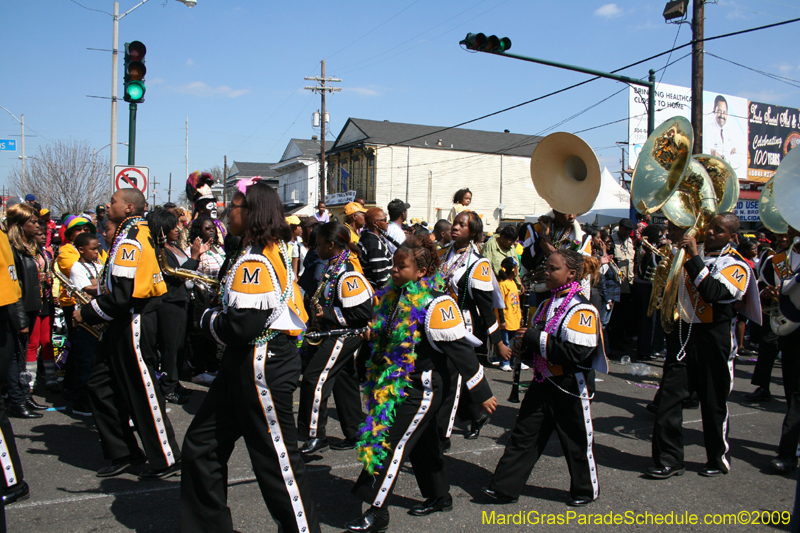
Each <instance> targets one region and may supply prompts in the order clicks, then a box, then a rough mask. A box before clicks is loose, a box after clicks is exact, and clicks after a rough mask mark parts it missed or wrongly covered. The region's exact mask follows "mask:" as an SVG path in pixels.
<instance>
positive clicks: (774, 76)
mask: <svg viewBox="0 0 800 533" xmlns="http://www.w3.org/2000/svg"><path fill="white" fill-rule="evenodd" d="M706 55H710V56H711V57H716V58H717V59H720V60H722V61H726V62H728V63H731V64H733V65H736V66H737V67H742V68H743V69H747V70H750V71H752V72H755V73H757V74H761V75H762V76H766V77H767V78H770V79H772V80H775V81H779V82H782V83H785V84H787V85H791V86H792V87H798V88H800V85H798V84H800V80H793V79H792V78H786V77H784V76H778V75H777V74H771V73H769V72H765V71H763V70H758V69H755V68H752V67H748V66H747V65H742V64H741V63H737V62H736V61H731V60H730V59H725V58H724V57H720V56H718V55H716V54H712V53H711V52H706Z"/></svg>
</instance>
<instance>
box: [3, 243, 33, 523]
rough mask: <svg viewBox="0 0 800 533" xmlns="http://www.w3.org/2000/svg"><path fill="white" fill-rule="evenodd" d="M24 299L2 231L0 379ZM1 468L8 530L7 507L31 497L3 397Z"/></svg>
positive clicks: (9, 356)
mask: <svg viewBox="0 0 800 533" xmlns="http://www.w3.org/2000/svg"><path fill="white" fill-rule="evenodd" d="M21 297H22V288H21V287H20V286H19V281H18V278H17V269H16V266H15V264H14V254H13V252H12V251H11V244H10V243H9V242H8V235H6V232H5V231H2V230H0V379H4V378H5V376H6V375H8V368H9V367H10V366H11V359H12V358H13V357H14V356H15V348H16V345H17V339H16V337H17V327H16V326H15V322H14V317H13V314H14V313H13V307H14V304H16V303H17V301H18V300H19V299H20V298H21ZM0 467H2V468H3V489H4V490H3V502H2V505H0V507H3V515H2V516H3V521H2V524H0V525H2V528H3V529H2V530H3V531H5V509H4V507H5V505H8V504H9V503H13V502H14V501H17V500H18V499H24V498H26V497H27V494H28V486H27V484H26V483H25V482H24V481H23V475H22V463H21V462H20V459H19V452H17V444H16V442H15V441H14V430H13V429H12V428H11V421H10V420H9V419H8V413H7V412H6V403H5V400H3V399H2V398H0Z"/></svg>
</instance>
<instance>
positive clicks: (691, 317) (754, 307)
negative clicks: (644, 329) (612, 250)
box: [648, 244, 761, 477]
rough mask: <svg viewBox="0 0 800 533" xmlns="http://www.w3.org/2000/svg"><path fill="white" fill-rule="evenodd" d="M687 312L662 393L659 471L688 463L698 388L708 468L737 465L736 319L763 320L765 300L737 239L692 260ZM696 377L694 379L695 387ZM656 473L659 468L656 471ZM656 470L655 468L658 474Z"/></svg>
mask: <svg viewBox="0 0 800 533" xmlns="http://www.w3.org/2000/svg"><path fill="white" fill-rule="evenodd" d="M678 310H679V312H680V319H679V320H678V321H677V322H678V323H677V325H676V327H675V330H674V331H673V332H672V333H671V334H670V335H669V336H668V338H667V358H666V360H665V361H664V377H663V379H662V382H661V400H660V402H659V404H658V412H657V414H656V420H655V426H654V428H653V461H654V462H655V464H656V469H654V470H655V474H656V475H653V476H652V477H662V475H663V474H668V475H669V474H671V473H672V471H673V470H675V471H678V472H680V473H682V470H683V464H684V463H683V454H684V450H683V428H682V424H683V407H682V402H683V401H684V400H687V399H689V395H690V390H694V391H696V392H697V394H698V396H699V399H700V410H701V414H702V418H703V436H704V441H705V447H706V455H707V463H706V466H705V468H704V469H703V470H701V472H700V473H701V474H703V475H706V476H714V475H718V474H720V473H724V474H727V473H728V472H729V471H730V462H729V460H728V451H729V449H730V447H729V444H728V418H729V416H728V405H727V400H728V395H729V394H730V392H731V389H732V387H733V361H734V358H735V356H736V341H735V339H734V336H733V331H732V328H731V322H732V321H733V319H734V318H735V317H736V314H737V312H741V313H742V314H744V315H745V316H747V318H749V319H750V320H753V321H754V322H756V323H759V322H760V321H761V305H760V303H759V300H758V289H757V286H756V282H755V281H754V280H753V273H752V271H751V270H750V267H749V266H748V265H747V263H746V262H745V261H744V259H743V258H742V257H741V256H740V255H739V254H738V252H736V251H735V250H734V249H733V247H731V245H730V244H728V245H726V246H725V248H723V249H722V250H721V251H717V252H710V253H708V254H707V255H706V257H705V258H704V259H701V258H700V256H695V257H693V258H691V259H689V260H688V261H686V264H685V265H684V275H683V279H682V283H681V284H680V286H679V290H678ZM690 381H691V383H692V384H693V386H690ZM648 473H651V472H650V471H648ZM651 475H652V474H651Z"/></svg>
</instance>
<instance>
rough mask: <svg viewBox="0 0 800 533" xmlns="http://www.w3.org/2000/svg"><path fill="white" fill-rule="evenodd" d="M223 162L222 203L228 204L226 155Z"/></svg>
mask: <svg viewBox="0 0 800 533" xmlns="http://www.w3.org/2000/svg"><path fill="white" fill-rule="evenodd" d="M224 161H225V163H224V164H223V165H222V205H224V206H226V207H227V205H228V156H227V155H226V156H225V158H224Z"/></svg>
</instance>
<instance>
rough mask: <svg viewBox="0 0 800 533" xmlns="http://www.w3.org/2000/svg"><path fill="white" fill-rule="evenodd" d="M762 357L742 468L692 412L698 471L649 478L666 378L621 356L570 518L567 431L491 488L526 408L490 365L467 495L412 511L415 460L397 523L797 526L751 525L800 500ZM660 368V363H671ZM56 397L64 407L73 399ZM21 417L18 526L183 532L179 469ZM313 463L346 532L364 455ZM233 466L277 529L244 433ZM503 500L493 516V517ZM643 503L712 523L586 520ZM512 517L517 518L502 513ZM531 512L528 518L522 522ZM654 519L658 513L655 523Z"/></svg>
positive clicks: (782, 405) (181, 420)
mask: <svg viewBox="0 0 800 533" xmlns="http://www.w3.org/2000/svg"><path fill="white" fill-rule="evenodd" d="M754 364H755V362H754V361H753V360H748V359H739V360H738V361H737V363H736V381H735V384H734V391H733V393H732V394H731V396H730V401H729V403H728V405H729V409H730V414H731V418H730V446H731V460H732V470H731V473H730V474H729V475H727V476H723V477H720V478H713V479H708V478H703V477H700V476H698V475H697V471H698V470H700V469H701V468H702V466H703V464H704V462H705V450H704V448H703V447H702V422H701V419H700V411H699V410H686V411H684V428H685V433H684V434H685V441H686V474H685V475H684V476H682V477H673V478H671V479H669V480H665V481H653V480H648V479H645V478H644V477H643V476H642V474H641V472H642V471H644V470H645V468H647V467H648V466H650V465H651V459H650V436H651V433H652V427H653V415H651V414H650V413H648V412H647V411H646V410H645V404H646V403H647V402H649V401H650V400H651V399H652V397H653V394H654V392H655V388H654V385H655V384H657V382H658V377H653V376H650V377H639V376H633V375H631V374H630V373H628V372H629V370H630V367H629V366H622V365H620V364H618V363H614V362H612V364H611V373H610V374H609V375H605V376H600V378H601V379H602V380H603V381H602V382H599V383H598V390H597V394H596V397H595V399H594V402H593V405H592V411H593V414H594V427H595V445H594V450H595V457H596V460H597V462H598V477H599V483H600V498H599V499H598V500H597V501H596V502H594V503H593V504H592V505H590V506H588V507H585V508H582V509H579V510H575V513H576V514H575V515H569V516H568V515H567V514H566V513H567V512H568V511H573V509H571V508H568V507H566V506H565V505H564V502H565V501H566V500H567V499H568V496H569V494H568V489H569V473H568V471H567V468H566V463H565V461H564V459H563V456H562V451H561V446H560V444H559V442H558V438H557V436H556V434H555V433H554V434H553V437H552V438H551V441H550V443H549V445H548V447H547V450H546V452H545V454H544V456H543V457H542V458H541V460H540V461H539V463H538V464H537V465H536V468H535V469H534V471H533V474H532V475H531V477H530V479H529V480H528V484H527V487H526V488H525V491H524V492H523V495H522V497H521V498H520V500H519V502H518V503H516V504H512V505H505V506H496V505H491V504H489V503H487V502H486V500H485V499H484V498H483V497H482V494H481V492H480V489H481V487H483V486H485V485H486V483H487V482H488V480H489V478H490V476H491V475H492V472H493V471H494V467H495V465H496V464H497V461H498V459H499V458H500V456H501V454H502V451H503V445H504V444H505V442H506V440H507V439H508V434H509V432H510V430H511V428H512V427H513V424H514V420H515V417H516V412H517V407H516V405H515V404H511V403H509V402H508V401H507V398H508V396H509V391H510V385H511V374H510V373H504V372H501V371H500V370H498V369H496V368H489V369H487V374H488V375H489V377H490V380H491V385H492V388H493V390H494V392H495V395H496V396H497V398H498V399H499V401H500V405H499V409H498V412H497V413H496V414H495V415H494V416H493V417H492V420H491V422H490V424H489V425H487V426H486V428H485V429H484V431H483V432H482V434H481V437H480V438H479V439H478V440H474V441H468V440H465V439H464V438H463V431H464V429H465V427H464V426H461V427H460V428H458V429H456V430H455V432H454V436H453V449H452V451H451V452H450V453H449V454H448V455H447V459H446V465H447V471H448V475H449V477H450V483H451V486H452V488H451V494H452V495H453V498H454V500H455V504H454V511H453V512H451V513H436V514H434V515H431V516H429V517H424V518H416V517H412V516H410V515H408V514H407V510H408V508H409V507H410V506H411V505H413V504H414V503H416V502H417V501H419V500H421V499H422V498H421V495H420V493H419V490H418V489H417V486H416V483H415V480H414V476H413V475H412V473H411V470H410V466H408V465H407V466H406V467H404V468H403V469H402V470H401V472H402V475H400V477H399V479H398V485H397V488H396V490H395V498H394V500H393V501H392V504H393V505H392V507H391V525H390V529H389V530H390V531H395V532H412V531H413V532H417V531H431V532H448V531H469V530H472V531H487V532H494V531H497V532H501V531H502V532H513V531H533V530H536V529H539V528H544V529H548V530H555V529H559V530H564V529H566V530H575V531H578V530H580V531H597V530H600V529H601V528H602V530H604V531H629V530H632V529H638V530H648V531H656V530H658V531H667V530H672V531H723V530H725V531H727V530H731V529H733V530H739V531H753V530H756V529H758V530H763V529H765V528H769V529H772V530H776V529H777V530H784V531H788V529H789V528H788V525H777V526H775V525H768V526H764V525H754V524H753V523H752V522H754V521H755V520H756V519H757V518H760V519H765V518H767V514H768V513H762V512H763V511H769V512H772V518H773V519H778V518H779V513H781V512H783V513H784V516H786V512H788V511H790V510H791V509H792V505H793V501H794V492H795V479H796V477H795V476H796V474H792V475H791V476H785V477H784V476H774V475H769V474H768V471H769V470H768V469H769V466H768V463H769V460H770V459H772V458H773V457H775V455H776V454H777V443H778V438H779V436H780V427H781V422H782V420H783V415H784V413H785V410H786V402H785V399H784V396H783V390H782V380H781V377H780V369H779V368H776V369H775V371H774V373H773V387H772V393H773V400H772V401H771V402H767V403H763V404H748V403H746V402H744V401H743V398H742V395H743V393H746V392H750V391H752V390H753V387H752V385H750V373H751V372H752V370H753V366H754ZM650 366H651V368H652V369H653V370H655V371H657V372H660V371H661V360H659V361H657V362H655V363H651V364H650ZM526 376H527V377H528V378H530V371H528V372H526V373H525V374H524V377H526ZM186 385H187V386H188V387H190V388H192V389H194V390H195V391H196V392H195V393H194V394H193V395H192V397H191V398H192V399H191V402H190V403H188V404H186V405H184V406H176V405H172V406H171V408H172V410H171V413H170V419H171V420H172V424H173V426H174V427H175V428H176V431H177V433H178V435H179V441H181V440H182V437H183V434H184V432H185V431H186V428H187V427H188V425H189V423H190V421H191V419H192V415H193V414H194V413H195V412H196V411H197V409H198V408H199V406H200V404H201V402H202V401H203V397H204V396H205V389H204V387H201V386H197V385H192V384H186ZM296 397H297V396H296ZM45 400H49V401H51V402H53V403H55V404H56V405H58V404H59V402H60V397H59V396H55V397H53V398H49V397H48V398H45ZM296 401H297V400H296ZM331 406H333V400H332V399H331ZM331 413H332V418H334V419H332V420H331V421H330V422H329V434H330V435H331V436H332V437H334V438H337V437H340V436H341V432H340V429H339V426H338V423H337V422H336V421H335V416H336V414H335V410H333V409H331ZM12 421H13V426H14V430H15V432H16V436H17V445H18V446H19V449H20V455H21V457H22V461H23V467H24V472H25V479H26V480H27V482H28V483H29V485H30V488H31V497H30V499H29V500H27V501H24V502H20V503H17V504H14V505H12V506H9V507H8V508H7V509H6V519H7V524H8V531H9V532H23V531H24V532H31V531H35V532H37V533H50V532H66V531H69V532H117V531H138V532H175V531H178V530H179V493H180V478H179V477H173V478H171V479H169V480H165V481H149V482H148V481H140V480H138V478H137V477H136V475H135V473H129V474H124V475H121V476H119V477H117V478H111V479H105V480H101V479H98V478H96V477H95V475H94V474H95V471H96V470H97V469H98V468H100V467H101V466H103V460H102V456H101V452H100V445H99V442H98V439H97V433H96V431H95V429H94V425H93V423H92V422H91V419H88V420H87V419H85V418H80V417H74V416H72V415H71V414H70V413H69V411H48V412H46V413H45V416H44V418H42V419H39V420H19V419H12ZM308 468H309V470H310V472H311V474H310V477H311V483H312V491H313V496H314V499H315V502H316V505H317V508H318V512H319V515H320V517H321V520H322V524H323V526H322V529H323V531H325V532H332V531H341V530H342V529H343V524H344V523H345V522H346V521H347V520H349V519H351V518H353V517H355V516H357V515H358V514H359V513H360V512H361V509H362V506H361V504H360V503H359V502H358V501H357V500H356V499H355V497H353V496H352V495H351V494H350V488H351V486H352V484H353V481H354V480H355V479H356V478H357V476H358V473H359V471H360V468H361V467H360V464H359V463H358V462H357V460H356V456H355V452H353V451H332V450H326V451H324V452H323V453H322V454H320V455H318V456H316V457H314V458H313V460H311V461H309V462H308ZM229 476H230V489H229V492H228V502H229V505H230V507H231V510H232V513H233V520H234V526H235V528H236V530H237V531H239V532H241V533H255V532H262V531H275V530H276V529H277V528H276V526H275V523H274V522H273V521H272V519H271V518H270V516H269V513H268V512H267V510H266V507H265V505H264V502H263V499H262V497H261V493H260V492H259V488H258V484H257V483H256V482H255V478H254V476H253V472H252V469H251V466H250V461H249V459H248V456H247V450H246V448H245V446H244V442H243V441H240V443H239V445H238V446H237V449H236V451H235V452H234V454H233V456H232V457H231V461H230V470H229ZM493 511H494V513H495V514H494V517H492V515H491V513H492V512H493ZM518 513H521V514H518ZM625 513H628V515H627V516H626V515H625ZM644 513H650V514H651V515H655V514H659V513H661V514H667V513H673V514H672V515H671V516H673V518H677V517H679V516H681V517H682V516H684V513H690V514H695V515H697V517H698V518H697V519H698V520H699V521H700V522H701V523H700V524H697V525H694V526H687V525H656V526H653V525H647V526H644V525H639V526H636V525H635V524H634V525H626V524H625V523H622V524H617V525H603V526H597V525H595V526H587V525H584V524H581V523H580V521H581V519H583V520H587V519H588V518H590V517H589V516H588V515H597V514H602V515H604V516H607V517H608V518H605V520H612V519H613V516H614V514H616V515H620V518H618V520H623V521H625V520H634V521H635V520H637V519H638V520H640V521H641V520H643V519H645V518H646V516H645V515H644ZM714 513H722V514H727V515H737V519H739V520H741V519H742V518H743V517H744V516H745V514H746V515H747V517H746V520H748V521H750V522H751V523H749V524H748V525H733V526H731V525H728V526H721V525H718V526H715V525H704V524H702V521H703V520H705V515H707V514H708V515H713V514H714ZM542 514H556V515H559V516H560V517H561V519H562V520H566V519H567V518H568V519H569V523H568V524H563V525H550V526H548V525H544V526H542V525H537V524H535V522H536V521H537V520H541V516H542ZM500 515H503V516H502V517H501V516H500ZM506 515H512V516H506ZM513 515H516V516H513ZM504 518H508V521H510V522H512V523H511V524H508V525H507V524H503V523H501V522H502V521H503V519H504ZM520 518H523V519H525V520H526V521H527V522H528V523H527V524H520V525H516V524H514V523H513V522H514V521H515V519H516V520H517V521H519V520H520ZM554 519H558V517H555V518H554ZM595 519H596V516H595ZM653 519H654V518H653V517H652V516H651V518H650V520H653ZM717 519H718V520H719V518H717ZM730 519H731V518H730V516H729V517H728V520H730ZM710 520H714V517H712V518H710ZM487 522H488V523H487ZM492 522H493V523H492ZM530 522H534V523H530ZM651 523H652V522H651Z"/></svg>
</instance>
